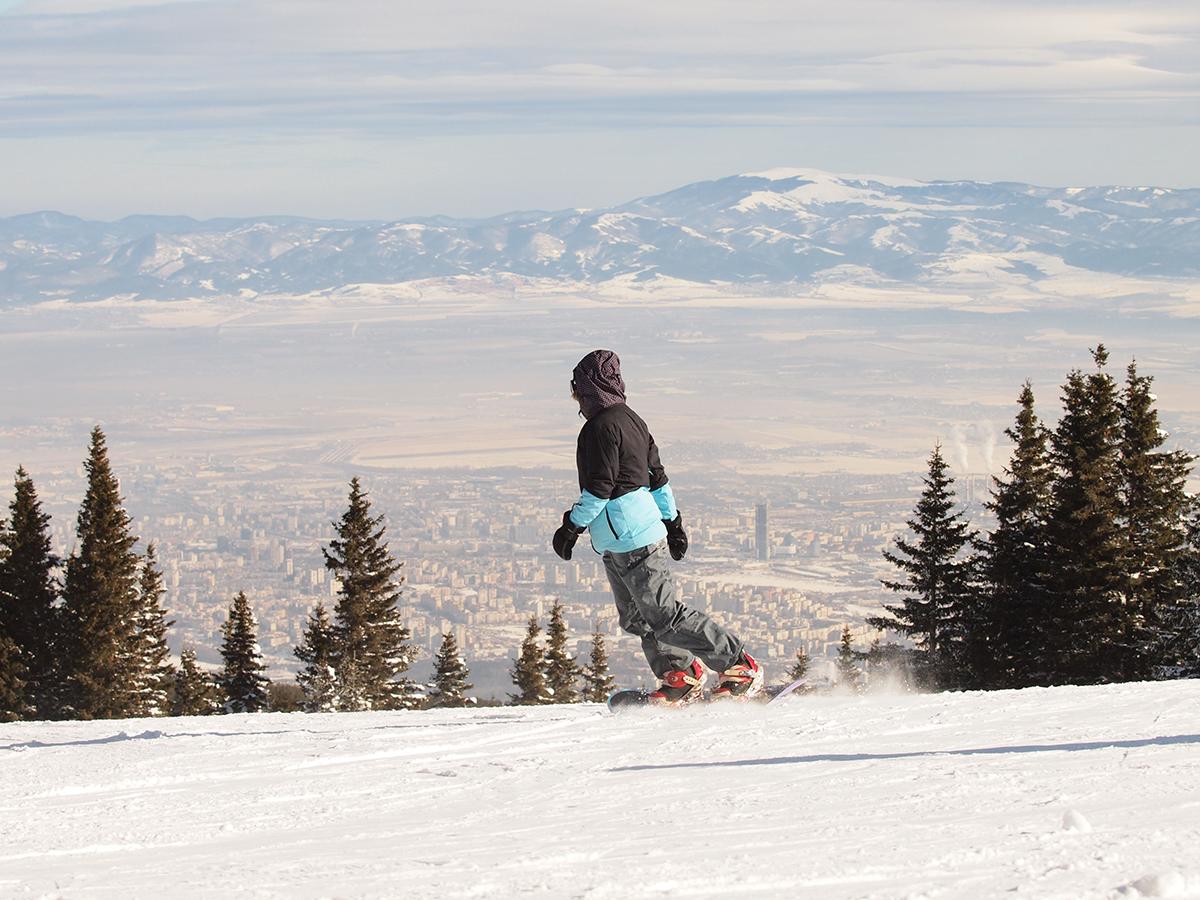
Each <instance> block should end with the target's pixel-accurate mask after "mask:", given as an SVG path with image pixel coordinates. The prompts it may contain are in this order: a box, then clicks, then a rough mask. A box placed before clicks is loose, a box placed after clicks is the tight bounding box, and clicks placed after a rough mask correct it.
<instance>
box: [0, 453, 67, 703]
mask: <svg viewBox="0 0 1200 900" xmlns="http://www.w3.org/2000/svg"><path fill="white" fill-rule="evenodd" d="M60 564H61V560H60V559H59V558H58V557H57V556H55V555H54V553H53V552H51V541H50V516H48V515H46V514H45V513H43V512H42V507H41V502H40V501H39V500H38V497H37V491H36V489H35V488H34V485H33V481H32V479H30V477H29V475H28V473H27V472H26V471H25V469H24V468H18V469H17V475H16V492H15V494H14V496H13V500H12V503H11V504H10V505H9V521H8V524H7V526H6V527H3V528H0V632H7V634H8V636H9V638H10V639H11V640H12V642H13V644H14V645H15V646H16V648H17V650H16V653H17V654H18V655H17V656H15V657H14V661H15V662H19V663H20V664H21V668H22V670H23V673H24V675H23V678H24V682H25V687H24V701H23V706H24V707H25V708H26V713H27V715H28V716H30V717H31V718H36V719H49V718H53V717H54V716H56V715H57V713H58V706H59V697H60V695H61V693H62V692H61V688H60V683H59V682H60V678H59V665H58V656H57V654H58V652H59V650H60V648H59V647H57V646H56V642H57V640H58V636H59V630H60V617H59V610H58V609H57V607H56V602H57V599H58V584H57V582H56V580H55V576H54V570H55V569H56V568H57V567H58V566H59V565H60Z"/></svg>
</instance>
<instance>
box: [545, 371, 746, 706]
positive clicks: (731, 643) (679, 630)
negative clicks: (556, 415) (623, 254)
mask: <svg viewBox="0 0 1200 900" xmlns="http://www.w3.org/2000/svg"><path fill="white" fill-rule="evenodd" d="M571 397H572V398H573V399H575V400H576V401H577V402H578V403H579V410H580V413H581V414H582V415H583V416H584V418H586V419H587V421H586V422H585V423H584V426H583V428H582V429H580V431H579V441H578V444H577V446H576V451H575V463H576V466H577V468H578V470H579V489H580V491H581V492H582V493H581V494H580V497H579V500H578V501H577V502H576V503H575V505H574V506H572V507H571V508H570V509H569V510H567V511H566V512H565V513H563V518H562V525H561V526H560V527H559V529H558V530H557V531H555V532H554V539H553V546H554V552H555V553H557V554H558V555H559V556H560V557H561V558H563V559H567V560H569V559H570V558H571V551H572V549H573V548H574V546H575V541H576V540H577V539H578V537H579V535H581V534H582V533H583V532H584V531H590V532H591V541H592V549H594V550H595V551H596V552H597V553H600V554H603V557H604V569H605V571H606V572H607V574H608V581H609V584H610V585H611V586H612V592H613V599H614V600H615V601H616V604H617V613H618V615H619V617H620V622H621V628H623V629H624V630H625V631H627V632H629V633H630V634H633V635H636V636H638V637H640V638H641V639H642V650H643V652H644V653H645V654H646V661H647V662H649V663H650V668H651V669H652V670H653V671H654V674H655V676H656V677H657V678H658V679H659V680H660V682H661V684H660V686H659V688H658V690H656V691H653V692H652V693H651V694H650V701H651V702H652V703H658V704H665V705H671V706H675V705H680V704H684V703H689V702H691V701H693V700H695V699H697V698H698V697H700V696H701V695H702V694H703V691H704V681H705V678H706V677H707V672H706V671H705V668H704V667H705V666H707V667H708V668H709V669H711V670H712V671H714V672H716V673H717V674H718V679H719V682H718V684H717V687H716V689H715V690H714V691H713V693H712V697H714V698H718V697H741V698H744V697H750V696H752V695H754V694H757V693H759V692H760V691H761V690H762V687H763V670H762V667H761V666H760V665H759V664H758V663H757V662H756V661H755V659H754V657H752V656H751V655H750V654H749V653H747V652H746V651H745V648H744V647H743V646H742V642H741V641H740V640H738V639H737V638H736V637H735V636H734V635H733V634H731V633H730V632H729V631H727V630H726V629H724V628H722V627H721V626H720V625H718V624H717V623H716V622H715V621H713V619H712V618H711V617H709V616H708V615H706V614H705V613H702V612H700V611H699V610H695V609H692V608H690V607H688V606H685V605H684V604H683V603H682V602H681V601H680V599H679V597H678V594H677V592H676V589H675V584H674V582H673V581H672V579H671V573H670V571H669V570H668V568H667V560H666V555H667V553H668V552H669V553H670V555H671V558H672V559H674V560H676V561H678V560H681V559H683V557H684V554H685V553H687V548H688V538H687V533H686V532H685V531H684V529H683V516H682V515H680V513H679V510H678V509H677V508H676V506H675V497H674V494H673V493H672V491H671V485H670V483H669V482H668V481H667V473H666V471H664V469H663V466H662V462H661V461H660V460H659V456H658V448H657V447H656V446H655V445H654V438H653V437H651V435H650V430H649V429H648V428H647V427H646V423H645V422H643V421H642V419H641V417H640V416H639V415H638V414H637V413H635V412H634V411H633V410H632V409H630V408H629V407H628V406H627V405H626V403H625V382H624V380H622V378H621V361H620V360H619V359H618V358H617V354H616V353H614V352H612V351H611V350H595V351H593V352H591V353H589V354H588V355H587V356H585V357H584V358H583V359H581V360H580V361H579V365H577V366H576V367H575V371H574V372H573V373H572V377H571ZM701 663H703V665H701Z"/></svg>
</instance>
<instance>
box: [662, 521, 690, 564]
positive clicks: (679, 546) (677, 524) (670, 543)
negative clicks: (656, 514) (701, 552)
mask: <svg viewBox="0 0 1200 900" xmlns="http://www.w3.org/2000/svg"><path fill="white" fill-rule="evenodd" d="M663 524H664V525H666V526H667V549H668V550H670V551H671V559H673V560H675V561H676V562H679V560H681V559H683V557H684V555H685V554H686V553H687V550H688V539H687V532H686V531H684V530H683V513H681V512H678V511H677V512H676V513H675V518H674V519H670V520H667V519H663Z"/></svg>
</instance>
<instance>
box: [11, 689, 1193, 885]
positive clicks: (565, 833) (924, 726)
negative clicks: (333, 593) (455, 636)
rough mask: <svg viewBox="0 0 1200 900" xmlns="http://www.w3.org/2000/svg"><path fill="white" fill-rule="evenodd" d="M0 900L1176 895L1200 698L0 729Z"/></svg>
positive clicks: (1189, 834)
mask: <svg viewBox="0 0 1200 900" xmlns="http://www.w3.org/2000/svg"><path fill="white" fill-rule="evenodd" d="M0 790H2V795H0V806H2V807H3V815H2V816H0V894H2V895H3V896H12V897H114V898H115V897H122V898H123V897H159V896H170V897H175V898H177V897H231V896H243V895H253V896H256V897H334V896H336V897H360V896H368V897H405V898H423V897H430V898H432V897H437V898H455V897H474V898H479V897H518V896H520V897H548V898H567V897H577V898H588V900H603V898H613V900H624V898H629V897H684V898H703V897H712V898H729V897H743V898H755V897H806V898H811V897H822V898H823V897H831V898H892V897H910V898H916V897H963V898H967V897H969V898H981V897H1008V896H1019V897H1037V898H1072V900H1076V898H1087V897H1105V898H1107V897H1112V898H1137V897H1160V896H1161V897H1168V896H1169V897H1197V896H1200V682H1175V683H1166V684H1132V685H1120V686H1103V687H1087V688H1078V687H1073V688H1056V689H1035V690H1026V691H1017V692H997V693H991V694H943V695H926V696H914V695H905V694H894V695H879V696H870V697H852V696H845V697H834V696H823V697H816V698H811V697H799V698H796V699H795V700H791V701H787V702H781V703H777V704H774V705H772V706H758V705H748V706H731V707H707V708H704V707H698V708H691V709H687V710H683V711H638V712H634V713H628V714H625V715H621V716H612V715H609V714H608V713H607V712H606V711H605V710H604V709H603V708H602V707H599V706H594V705H581V706H573V707H540V708H532V709H516V708H494V709H480V710H445V711H436V712H407V713H363V714H353V715H351V714H343V715H303V714H291V715H284V714H274V715H257V716H254V715H243V716H228V717H214V718H193V719H159V720H151V719H145V720H134V721H120V722H81V723H60V724H47V723H27V724H12V725H4V726H0Z"/></svg>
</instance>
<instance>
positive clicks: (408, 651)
mask: <svg viewBox="0 0 1200 900" xmlns="http://www.w3.org/2000/svg"><path fill="white" fill-rule="evenodd" d="M334 529H335V531H336V533H337V537H336V538H335V539H334V540H332V541H330V543H329V547H328V549H325V550H323V553H324V554H325V566H326V568H328V569H329V570H331V571H332V572H334V573H335V575H336V577H337V578H338V580H339V581H340V582H341V588H340V589H339V591H338V603H337V607H336V609H335V611H334V620H335V625H334V632H335V635H336V647H337V652H336V656H335V663H334V667H335V669H336V670H337V675H338V695H339V697H340V706H341V708H342V709H351V710H362V709H402V708H405V707H410V706H413V705H415V704H416V702H417V697H416V693H415V691H414V688H413V685H412V682H411V681H409V680H408V679H406V678H403V677H401V676H402V675H403V673H404V672H406V671H408V667H409V666H410V665H411V664H412V661H413V659H414V658H415V656H416V648H414V647H412V646H411V645H410V644H409V643H408V641H409V639H410V638H411V634H410V632H409V630H408V629H407V628H405V627H404V625H403V624H402V623H401V622H400V617H399V614H398V613H397V610H396V601H397V600H398V599H399V598H400V586H401V584H402V583H403V581H404V579H403V576H400V577H397V575H398V574H399V573H400V571H401V569H402V568H403V563H398V562H396V561H394V560H393V559H392V556H391V554H390V553H389V552H388V547H387V542H386V541H385V540H384V531H385V528H384V525H383V516H378V517H372V516H371V503H370V500H369V499H368V498H367V495H366V494H365V493H364V492H363V490H362V488H361V486H360V485H359V481H358V479H357V478H353V479H351V481H350V505H349V508H348V509H347V510H346V512H345V514H344V515H343V516H342V518H341V521H339V522H335V523H334Z"/></svg>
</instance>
